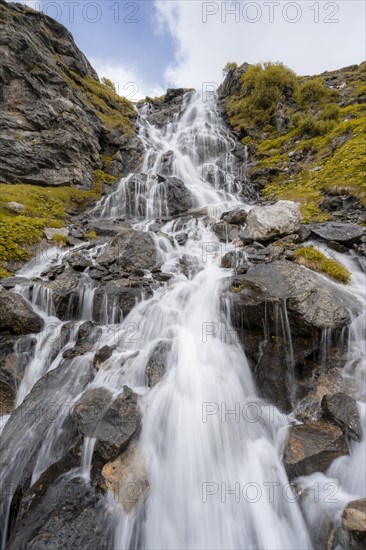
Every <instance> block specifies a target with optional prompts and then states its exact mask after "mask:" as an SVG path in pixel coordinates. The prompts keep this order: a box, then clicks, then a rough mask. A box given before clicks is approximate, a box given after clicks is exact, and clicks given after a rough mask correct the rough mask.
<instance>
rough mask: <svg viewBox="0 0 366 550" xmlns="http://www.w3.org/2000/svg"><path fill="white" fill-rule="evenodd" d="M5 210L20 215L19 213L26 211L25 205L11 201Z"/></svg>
mask: <svg viewBox="0 0 366 550" xmlns="http://www.w3.org/2000/svg"><path fill="white" fill-rule="evenodd" d="M5 208H6V209H7V210H9V211H10V212H15V213H16V214H18V213H19V212H23V211H24V210H25V206H24V204H20V203H19V202H15V201H10V202H7V203H6V204H5Z"/></svg>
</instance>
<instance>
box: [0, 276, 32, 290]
mask: <svg viewBox="0 0 366 550" xmlns="http://www.w3.org/2000/svg"><path fill="white" fill-rule="evenodd" d="M29 283H30V281H29V279H26V278H25V277H8V278H7V279H1V282H0V284H1V286H3V287H4V288H6V289H7V290H10V289H12V288H14V287H15V286H16V285H20V286H28V285H29Z"/></svg>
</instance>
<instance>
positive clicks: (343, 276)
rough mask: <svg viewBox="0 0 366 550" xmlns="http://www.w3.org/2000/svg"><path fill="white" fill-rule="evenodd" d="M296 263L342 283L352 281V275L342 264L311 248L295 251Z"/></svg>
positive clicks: (304, 247)
mask: <svg viewBox="0 0 366 550" xmlns="http://www.w3.org/2000/svg"><path fill="white" fill-rule="evenodd" d="M294 261H295V262H296V263H297V264H299V265H304V266H305V267H307V268H308V269H311V270H312V271H317V272H318V273H323V274H324V275H327V276H328V277H330V278H331V279H334V280H335V281H338V282H340V283H345V284H348V283H349V282H350V281H351V273H350V272H349V271H348V269H346V268H345V267H344V266H343V265H342V264H341V263H340V262H338V261H337V260H333V259H331V258H328V257H327V256H325V254H323V253H322V252H320V251H319V250H316V249H315V248H312V247H310V246H303V247H301V248H298V249H297V250H295V254H294Z"/></svg>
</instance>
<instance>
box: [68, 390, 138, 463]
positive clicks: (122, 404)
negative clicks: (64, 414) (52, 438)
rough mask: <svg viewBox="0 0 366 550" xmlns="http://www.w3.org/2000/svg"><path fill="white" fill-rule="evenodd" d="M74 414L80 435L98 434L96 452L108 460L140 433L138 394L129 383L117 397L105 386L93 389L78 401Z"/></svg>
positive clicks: (94, 435) (115, 456) (92, 435)
mask: <svg viewBox="0 0 366 550" xmlns="http://www.w3.org/2000/svg"><path fill="white" fill-rule="evenodd" d="M73 417H74V419H75V422H76V425H77V427H78V430H79V432H80V434H81V435H83V436H84V437H96V438H97V443H96V446H95V452H96V453H97V454H98V455H99V456H100V457H101V458H102V460H104V461H105V462H108V461H110V460H114V459H115V458H117V456H118V455H119V453H120V452H121V451H122V450H123V449H124V448H125V447H126V446H127V444H128V442H129V441H130V440H131V438H132V437H133V436H134V434H135V433H136V432H137V430H138V429H139V427H140V423H141V411H140V407H139V405H138V399H137V395H136V394H135V393H133V392H132V390H131V389H130V388H128V387H127V386H125V387H124V390H123V393H122V394H120V395H119V396H118V397H117V398H116V399H113V395H112V394H111V393H110V392H109V391H108V390H107V389H105V388H90V389H88V390H87V391H85V392H84V393H83V395H82V396H81V397H80V399H79V400H78V401H77V402H76V404H75V407H74V410H73Z"/></svg>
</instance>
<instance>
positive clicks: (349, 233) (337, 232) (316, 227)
mask: <svg viewBox="0 0 366 550" xmlns="http://www.w3.org/2000/svg"><path fill="white" fill-rule="evenodd" d="M310 229H311V231H312V233H314V235H316V236H317V237H319V238H320V239H322V240H324V241H334V242H336V243H339V244H343V245H344V246H347V247H350V246H352V245H353V244H356V243H357V242H359V241H360V239H361V237H362V236H363V232H362V228H361V227H360V226H359V225H356V224H354V223H341V222H325V223H314V224H311V225H310Z"/></svg>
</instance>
